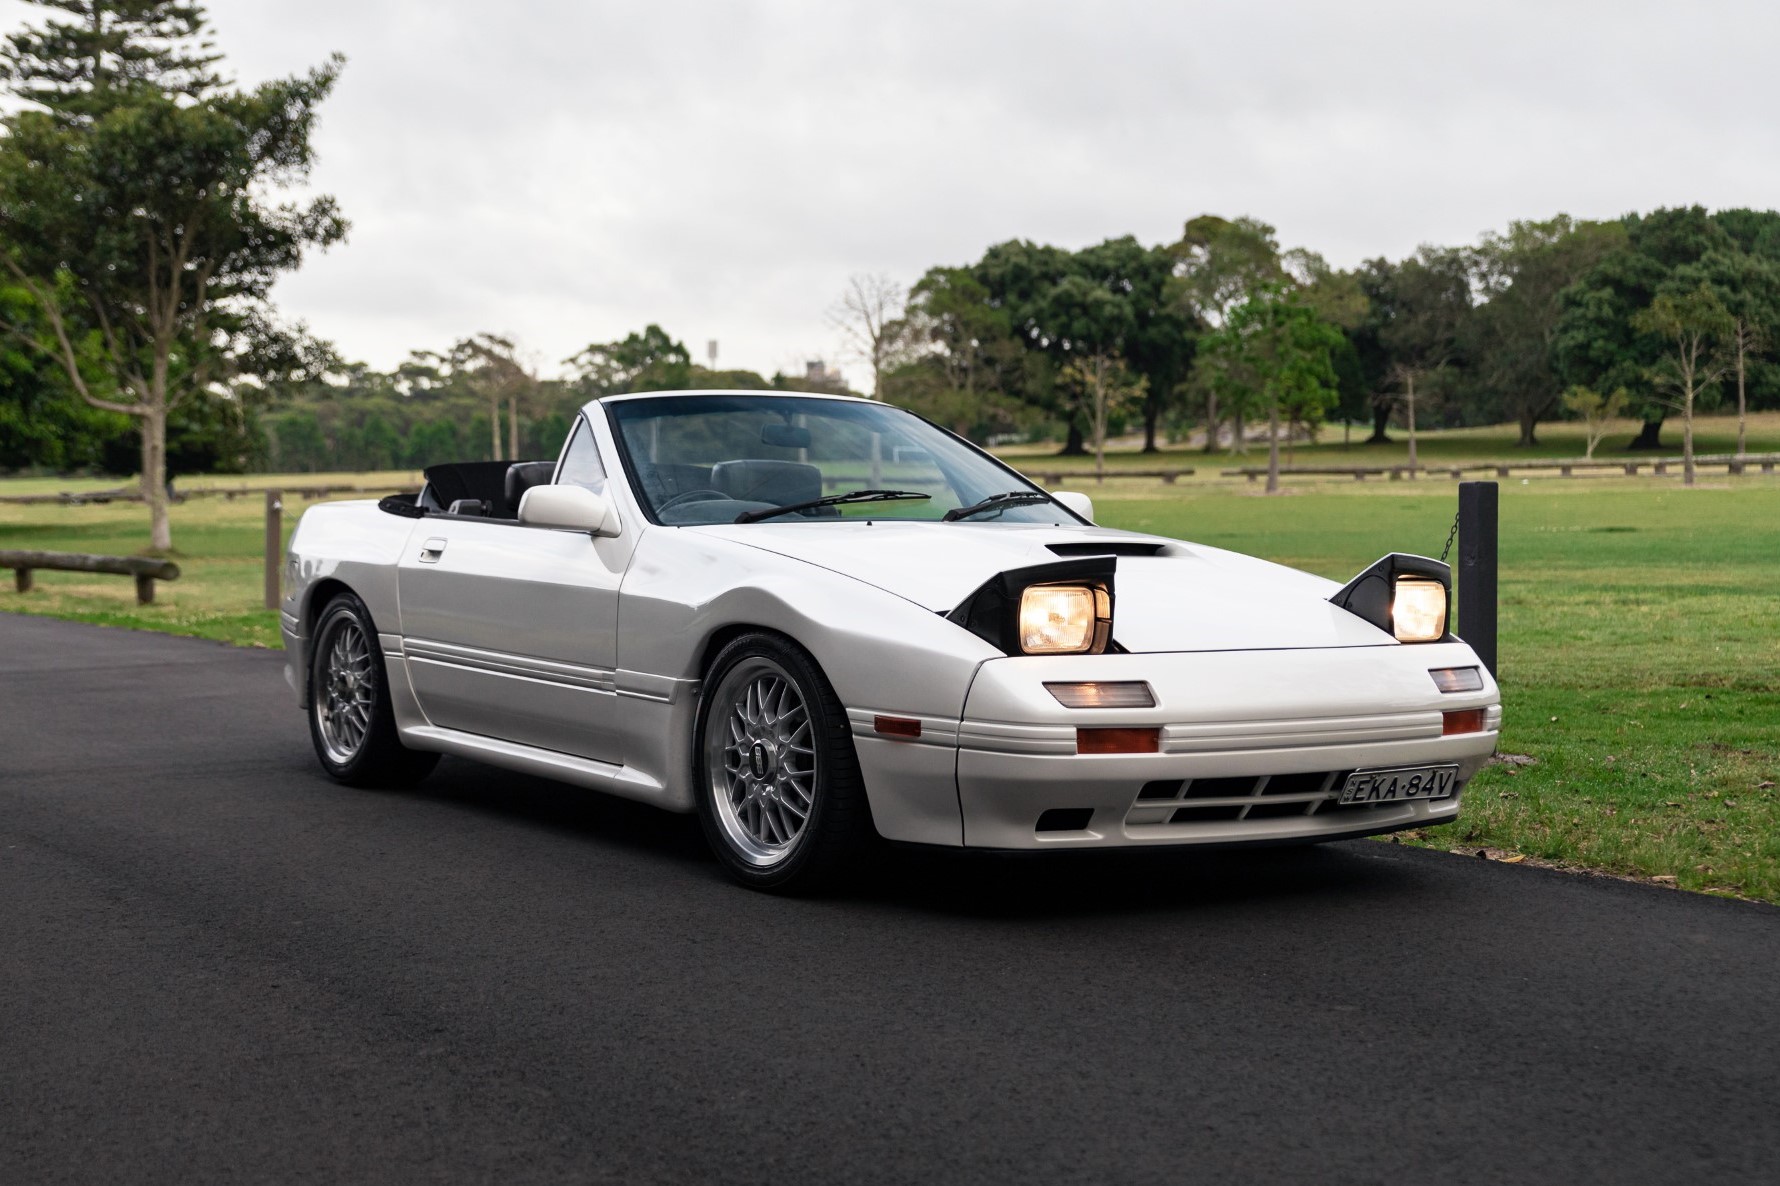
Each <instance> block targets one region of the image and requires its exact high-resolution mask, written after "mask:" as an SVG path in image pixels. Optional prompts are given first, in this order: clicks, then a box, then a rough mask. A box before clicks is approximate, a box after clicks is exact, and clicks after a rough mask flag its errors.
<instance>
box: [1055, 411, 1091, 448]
mask: <svg viewBox="0 0 1780 1186" xmlns="http://www.w3.org/2000/svg"><path fill="white" fill-rule="evenodd" d="M1087 454H1088V450H1087V447H1086V446H1085V445H1083V443H1082V426H1081V425H1080V424H1077V423H1076V422H1075V421H1074V420H1073V419H1071V420H1070V422H1069V435H1068V436H1067V437H1065V438H1064V440H1063V448H1062V450H1061V451H1060V452H1059V453H1058V454H1057V456H1059V457H1086V456H1087Z"/></svg>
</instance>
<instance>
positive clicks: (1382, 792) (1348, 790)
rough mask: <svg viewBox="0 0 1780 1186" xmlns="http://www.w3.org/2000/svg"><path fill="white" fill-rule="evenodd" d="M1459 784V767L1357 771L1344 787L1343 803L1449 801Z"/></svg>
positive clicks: (1409, 767)
mask: <svg viewBox="0 0 1780 1186" xmlns="http://www.w3.org/2000/svg"><path fill="white" fill-rule="evenodd" d="M1458 780H1459V768H1458V767H1457V766H1405V767H1403V768H1402V769H1400V770H1356V771H1354V773H1352V774H1350V775H1348V776H1347V782H1346V783H1345V784H1343V785H1342V788H1341V802H1343V803H1405V802H1408V801H1409V800H1411V799H1450V798H1452V793H1453V791H1454V790H1455V789H1456V788H1457V786H1458Z"/></svg>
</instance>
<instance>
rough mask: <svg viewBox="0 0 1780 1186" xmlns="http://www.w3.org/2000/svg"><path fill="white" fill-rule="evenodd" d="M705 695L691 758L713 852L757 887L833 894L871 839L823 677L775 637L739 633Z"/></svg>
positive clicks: (839, 716) (854, 766) (860, 788)
mask: <svg viewBox="0 0 1780 1186" xmlns="http://www.w3.org/2000/svg"><path fill="white" fill-rule="evenodd" d="M705 688H706V689H707V691H706V693H705V695H704V696H703V698H702V700H701V702H700V704H699V714H698V727H697V729H696V730H695V742H694V744H695V745H696V747H697V750H696V753H695V755H694V761H695V766H696V769H697V772H698V784H697V785H698V791H699V817H700V820H701V821H702V823H703V824H704V830H705V837H706V839H707V840H709V842H710V845H711V848H712V850H713V851H714V852H716V854H717V857H718V859H719V860H720V861H722V862H723V865H724V867H725V868H726V869H727V870H728V871H729V873H730V875H731V876H732V877H734V878H735V879H736V880H737V881H740V882H741V883H742V884H744V885H749V886H753V887H755V888H757V889H765V890H773V891H777V892H780V893H808V892H812V891H814V890H818V889H821V888H823V887H825V886H828V885H832V884H833V883H834V882H835V881H836V880H837V879H838V878H839V876H840V875H841V874H842V873H843V872H844V871H846V870H847V869H849V868H850V867H851V865H852V864H853V862H854V860H855V858H856V857H857V856H858V854H859V853H860V851H861V850H862V849H863V848H864V847H865V846H866V845H867V844H868V843H869V841H870V840H871V839H872V838H873V836H874V835H875V833H874V832H873V829H872V824H871V810H870V808H869V807H868V805H867V804H866V800H865V787H864V783H863V780H862V779H861V778H860V775H859V760H858V758H857V757H856V756H855V754H854V752H853V738H852V734H851V732H850V730H849V728H848V725H847V714H846V711H845V710H844V709H843V708H842V707H841V704H840V701H839V700H838V699H837V698H836V696H835V694H834V690H833V689H832V688H830V687H829V685H828V680H827V679H826V678H825V677H824V676H823V674H822V671H821V669H820V668H818V667H817V666H816V664H815V661H814V660H812V659H811V658H810V657H809V656H808V655H807V654H805V653H804V652H803V651H802V650H801V649H799V648H798V647H796V646H794V645H792V644H791V643H790V642H788V641H786V640H785V639H783V638H780V637H778V636H777V635H771V634H748V635H743V636H742V637H740V638H737V639H735V640H734V641H733V642H731V643H730V644H729V645H728V646H725V647H724V648H723V650H722V651H720V652H719V653H718V655H717V658H716V660H715V661H714V662H713V663H712V664H711V669H710V672H709V673H708V674H707V676H706V678H705Z"/></svg>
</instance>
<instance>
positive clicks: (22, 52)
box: [0, 0, 223, 122]
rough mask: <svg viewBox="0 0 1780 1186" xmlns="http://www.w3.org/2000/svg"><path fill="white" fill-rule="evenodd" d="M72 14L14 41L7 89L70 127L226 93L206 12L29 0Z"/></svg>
mask: <svg viewBox="0 0 1780 1186" xmlns="http://www.w3.org/2000/svg"><path fill="white" fill-rule="evenodd" d="M27 3H35V4H39V5H41V6H43V7H47V8H55V9H60V10H62V11H64V12H68V13H72V14H73V15H74V16H75V17H77V18H78V19H76V20H72V21H69V20H58V19H56V18H54V17H49V18H47V19H46V20H45V21H44V23H43V25H42V26H41V27H39V28H27V29H24V30H21V31H20V32H17V33H13V34H10V35H8V37H7V38H6V48H5V50H3V51H0V81H5V82H7V83H10V84H11V85H12V90H13V93H14V94H16V95H17V96H18V97H19V98H21V99H23V100H25V101H26V102H27V103H34V104H36V105H38V106H40V107H42V108H44V109H46V110H48V111H51V112H54V113H56V115H57V116H59V117H61V118H63V119H65V120H68V121H70V122H89V121H93V120H96V119H98V118H100V117H101V116H103V115H105V114H106V113H107V112H109V111H111V110H112V109H113V108H115V107H117V106H120V105H123V104H127V103H128V102H129V101H130V99H131V97H132V95H133V94H136V93H141V92H148V93H152V94H157V95H165V96H170V97H175V98H183V99H188V100H202V99H203V98H204V97H205V96H206V95H208V94H209V93H210V92H211V91H214V90H216V89H218V88H220V87H221V86H222V85H223V82H222V79H221V78H220V77H219V76H218V75H217V74H216V73H215V72H214V71H213V70H212V69H211V67H212V66H214V65H215V64H216V63H217V62H219V61H221V60H222V55H220V54H217V53H213V52H211V50H212V46H211V44H210V41H209V40H208V39H207V38H206V37H205V24H206V21H205V17H204V10H203V8H202V6H200V5H198V4H195V3H190V2H188V0H162V2H156V0H27Z"/></svg>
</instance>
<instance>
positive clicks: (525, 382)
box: [446, 333, 538, 461]
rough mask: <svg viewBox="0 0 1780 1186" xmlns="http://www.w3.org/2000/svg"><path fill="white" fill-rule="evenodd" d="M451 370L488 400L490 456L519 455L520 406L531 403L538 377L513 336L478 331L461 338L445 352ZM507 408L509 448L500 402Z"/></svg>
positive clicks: (494, 459) (535, 393)
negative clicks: (503, 446)
mask: <svg viewBox="0 0 1780 1186" xmlns="http://www.w3.org/2000/svg"><path fill="white" fill-rule="evenodd" d="M446 362H447V364H448V365H449V366H450V368H451V370H452V372H453V373H454V374H455V375H456V376H457V377H460V378H462V379H463V380H465V381H467V382H468V383H469V385H470V386H471V387H472V388H473V389H474V390H475V391H477V392H478V393H480V394H481V396H482V398H483V399H484V400H486V401H487V402H488V421H489V442H490V444H489V459H490V460H491V461H499V460H500V459H501V458H502V457H508V458H514V459H517V458H518V457H519V406H520V404H521V403H522V402H523V403H525V404H527V405H528V410H529V405H530V404H531V403H532V402H533V401H534V400H535V398H536V396H537V391H538V377H537V376H536V375H535V374H533V373H532V371H531V369H530V368H529V367H527V366H526V365H525V364H524V363H523V362H521V361H520V359H519V352H518V347H516V346H515V345H514V344H513V340H512V339H511V338H504V337H501V336H500V335H499V334H488V333H482V334H475V335H473V336H471V337H468V338H465V339H463V340H462V341H460V342H458V343H457V344H456V345H455V346H453V347H452V348H451V352H450V353H449V354H448V355H446ZM502 404H505V405H506V409H507V448H506V450H505V451H504V452H503V450H502V449H501V406H502Z"/></svg>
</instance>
